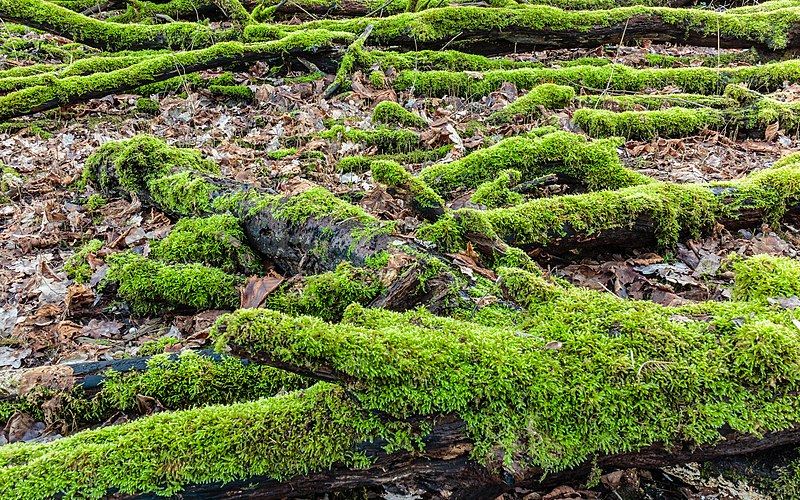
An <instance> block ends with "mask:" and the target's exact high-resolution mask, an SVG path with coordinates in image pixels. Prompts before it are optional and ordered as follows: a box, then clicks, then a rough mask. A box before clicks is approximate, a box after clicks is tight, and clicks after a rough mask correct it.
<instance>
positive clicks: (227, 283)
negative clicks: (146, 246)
mask: <svg viewBox="0 0 800 500" xmlns="http://www.w3.org/2000/svg"><path fill="white" fill-rule="evenodd" d="M107 262H108V264H109V265H110V268H109V271H108V275H107V276H106V279H107V280H108V281H113V282H117V283H118V288H117V295H118V296H119V297H120V298H122V299H123V300H125V301H126V302H128V303H129V304H130V305H131V307H132V308H133V310H134V312H136V313H137V314H141V315H144V314H154V313H157V312H160V311H162V310H165V309H176V308H177V309H180V308H188V309H235V308H236V307H237V306H238V305H239V293H238V289H237V287H238V285H240V284H241V283H243V280H242V279H241V278H238V277H236V276H232V275H230V274H227V273H225V272H223V271H222V270H220V269H216V268H213V267H208V266H204V265H202V264H175V265H169V264H165V263H163V262H159V261H155V260H150V259H146V258H144V257H142V256H140V255H135V254H131V253H122V254H115V255H112V256H109V257H108V259H107Z"/></svg>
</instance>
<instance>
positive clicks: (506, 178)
mask: <svg viewBox="0 0 800 500" xmlns="http://www.w3.org/2000/svg"><path fill="white" fill-rule="evenodd" d="M521 179H522V173H520V171H519V170H502V171H500V172H498V174H497V178H496V179H495V180H493V181H489V182H484V183H483V184H481V185H480V186H478V189H476V190H475V193H474V194H473V195H472V198H470V201H472V202H473V203H477V204H478V205H483V206H485V207H486V208H499V207H508V206H513V205H519V204H520V203H522V201H523V198H522V195H521V194H519V193H517V192H515V191H513V190H512V189H511V188H512V187H513V186H515V185H516V184H518V183H519V181H520V180H521Z"/></svg>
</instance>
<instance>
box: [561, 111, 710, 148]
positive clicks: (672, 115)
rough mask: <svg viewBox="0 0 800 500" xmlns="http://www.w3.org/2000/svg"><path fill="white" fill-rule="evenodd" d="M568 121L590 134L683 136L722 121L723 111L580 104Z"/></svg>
mask: <svg viewBox="0 0 800 500" xmlns="http://www.w3.org/2000/svg"><path fill="white" fill-rule="evenodd" d="M572 121H573V123H575V125H577V126H579V127H580V128H581V129H583V130H584V131H585V132H586V133H587V134H589V136H591V137H625V138H626V139H632V140H647V139H651V138H653V137H686V136H689V135H694V134H697V133H698V132H700V131H701V130H702V129H704V128H718V127H721V126H723V125H725V123H726V121H725V116H724V114H723V113H722V112H720V111H718V110H715V109H708V108H699V109H688V108H680V107H675V108H670V109H665V110H662V111H624V112H621V113H614V112H611V111H606V110H604V109H589V108H583V109H578V110H576V111H575V113H574V114H573V115H572Z"/></svg>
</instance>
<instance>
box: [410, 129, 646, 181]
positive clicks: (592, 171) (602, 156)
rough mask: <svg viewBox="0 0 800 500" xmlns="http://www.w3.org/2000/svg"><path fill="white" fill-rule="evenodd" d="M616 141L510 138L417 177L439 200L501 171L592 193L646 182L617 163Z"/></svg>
mask: <svg viewBox="0 0 800 500" xmlns="http://www.w3.org/2000/svg"><path fill="white" fill-rule="evenodd" d="M618 144H619V142H617V141H613V140H612V141H592V142H588V141H587V140H586V139H585V138H584V137H582V136H580V135H578V134H572V133H568V132H558V133H552V134H547V135H544V136H542V137H540V138H533V139H529V138H525V137H511V138H509V139H505V140H503V141H500V142H499V143H497V144H496V145H494V146H492V147H490V148H486V149H481V150H478V151H475V152H473V153H471V154H469V155H467V156H466V157H464V158H462V159H461V160H458V161H454V162H452V163H446V164H438V165H433V166H431V167H428V168H426V169H424V170H422V171H421V172H420V174H419V177H420V178H421V179H422V180H423V181H425V182H426V183H427V184H428V185H429V186H430V187H431V188H433V189H434V190H435V191H436V192H438V193H440V194H444V193H447V192H450V191H452V190H454V189H456V188H460V187H472V188H474V187H478V186H479V185H480V184H482V183H483V182H486V181H488V180H491V179H494V178H495V177H496V176H497V174H498V173H499V172H500V171H502V170H508V169H515V170H518V171H520V172H521V173H522V179H523V180H530V179H533V178H536V177H539V176H542V175H545V174H549V173H561V174H565V175H570V176H573V177H575V178H577V179H578V180H579V181H580V182H582V183H584V184H586V185H587V186H588V187H589V188H590V189H616V188H620V187H624V186H631V185H636V184H643V183H647V182H649V179H648V178H647V177H644V176H642V175H640V174H637V173H635V172H632V171H630V170H628V169H626V168H625V167H624V166H622V164H621V163H620V161H619V158H618V156H617V153H616V150H615V148H616V147H617V145H618Z"/></svg>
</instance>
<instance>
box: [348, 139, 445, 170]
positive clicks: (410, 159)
mask: <svg viewBox="0 0 800 500" xmlns="http://www.w3.org/2000/svg"><path fill="white" fill-rule="evenodd" d="M452 149H453V145H452V144H447V145H445V146H441V147H438V148H436V149H432V150H424V149H418V150H415V151H410V152H408V153H394V154H378V155H373V156H359V155H356V156H345V157H344V158H342V159H341V160H339V163H338V165H337V167H336V169H337V170H338V171H339V172H366V171H367V170H369V166H370V164H372V162H373V161H376V160H391V161H395V162H397V163H401V164H413V163H427V162H434V161H437V160H441V159H442V158H444V157H445V156H447V154H448V153H449V152H450V151H452Z"/></svg>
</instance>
